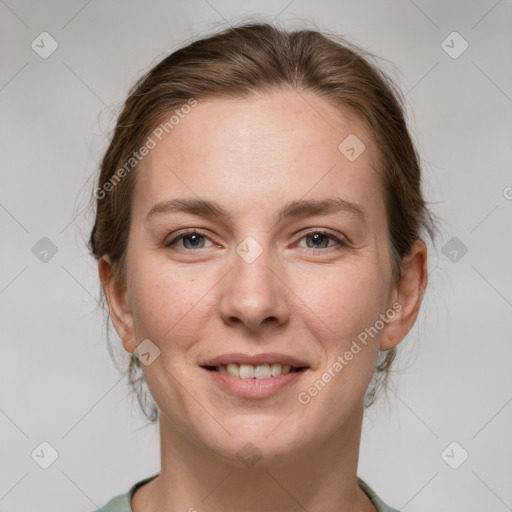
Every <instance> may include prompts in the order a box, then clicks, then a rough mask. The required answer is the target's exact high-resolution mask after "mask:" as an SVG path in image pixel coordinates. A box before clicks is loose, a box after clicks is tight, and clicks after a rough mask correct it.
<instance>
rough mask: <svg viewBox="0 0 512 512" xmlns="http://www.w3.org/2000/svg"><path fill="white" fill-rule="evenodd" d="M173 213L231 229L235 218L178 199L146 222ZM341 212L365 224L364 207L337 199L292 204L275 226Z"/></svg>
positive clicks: (210, 205) (215, 206)
mask: <svg viewBox="0 0 512 512" xmlns="http://www.w3.org/2000/svg"><path fill="white" fill-rule="evenodd" d="M172 212H184V213H188V214H191V215H198V216H202V217H208V218H214V219H218V220H221V221H223V222H225V223H226V224H229V225H232V222H233V216H232V215H231V214H230V213H229V212H228V211H227V210H225V208H224V207H223V206H221V205H220V204H219V203H216V202H215V201H208V200H204V199H198V198H179V199H171V200H168V201H162V202H160V203H157V204H156V205H155V206H153V208H151V210H150V211H149V213H148V214H147V216H146V219H149V218H150V217H152V216H154V215H157V214H162V213H172ZM340 212H344V213H348V214H350V215H354V216H355V217H357V218H359V219H360V220H362V221H365V220H366V215H365V212H364V210H363V209H362V208H361V206H359V205H357V204H355V203H351V202H350V201H347V200H345V199H342V198H341V197H336V198H326V199H310V200H303V199H301V200H298V201H291V202H290V203H288V204H287V205H285V206H284V207H282V208H281V209H280V210H279V212H278V214H277V221H276V222H282V221H283V220H288V219H298V218H304V217H310V216H314V215H332V214H335V213H340Z"/></svg>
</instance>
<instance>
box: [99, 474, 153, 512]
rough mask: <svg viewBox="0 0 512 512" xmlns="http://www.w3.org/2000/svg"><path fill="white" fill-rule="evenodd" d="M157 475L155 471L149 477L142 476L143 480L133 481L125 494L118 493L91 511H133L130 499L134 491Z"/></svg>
mask: <svg viewBox="0 0 512 512" xmlns="http://www.w3.org/2000/svg"><path fill="white" fill-rule="evenodd" d="M158 475H159V473H157V474H156V475H152V476H150V477H147V478H144V479H143V480H140V481H138V482H136V483H134V484H133V485H132V486H131V487H130V489H129V490H128V492H126V493H125V494H118V495H117V496H115V497H114V498H112V499H111V500H110V501H109V502H108V503H106V504H105V505H103V506H102V507H100V508H99V509H97V510H94V511H93V512H133V510H132V506H131V499H132V496H133V494H134V493H135V491H136V490H137V489H138V488H139V487H140V486H142V485H144V484H145V483H147V482H149V481H150V480H153V478H156V477H157V476H158Z"/></svg>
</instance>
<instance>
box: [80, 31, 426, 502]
mask: <svg viewBox="0 0 512 512" xmlns="http://www.w3.org/2000/svg"><path fill="white" fill-rule="evenodd" d="M420 175H421V173H420V167H419V162H418V157H417V153H416V151H415V148H414V146H413V143H412V141H411V138H410V135H409V133H408V130H407V127H406V123H405V121H404V114H403V103H402V100H401V97H400V93H399V92H398V90H396V89H395V88H394V86H393V84H392V82H391V80H390V79H389V78H388V77H386V75H384V74H383V73H382V72H381V71H380V70H379V69H378V68H377V67H375V66H373V65H371V64H370V63H369V60H368V59H366V58H364V57H363V55H362V52H361V51H360V50H358V49H357V47H355V46H353V45H350V44H349V43H347V42H342V41H341V40H340V41H339V42H338V41H336V40H335V38H327V37H326V36H324V35H322V34H320V33H318V32H315V31H308V30H303V31H297V32H287V31H284V30H279V29H277V28H275V27H273V26H270V25H267V24H247V25H243V26H239V27H235V28H233V29H229V30H226V31H224V32H222V33H219V34H216V35H214V36H211V37H208V38H204V39H202V40H198V41H196V42H193V43H192V44H190V45H188V46H187V47H185V48H182V49H180V50H178V51H176V52H174V53H173V54H171V55H169V56H168V57H167V58H165V59H164V60H163V61H162V62H160V63H159V64H158V65H156V66H155V67H154V68H153V69H152V70H151V71H150V72H149V73H147V74H146V76H144V77H143V78H142V79H141V80H140V81H139V82H138V83H137V84H136V86H135V87H134V88H133V89H132V91H131V92H130V95H129V97H128V99H127V101H126V104H125V106H124V110H123V111H122V113H121V114H120V116H119V119H118V121H117V126H116V128H115V131H114V134H113V137H112V140H111V142H110V146H109V148H108V150H107V152H106V154H105V156H104V158H103V161H102V164H101V172H100V176H99V178H98V182H97V187H96V189H95V192H94V196H95V198H96V219H95V224H94V227H93V230H92V233H91V237H90V249H91V252H92V254H93V255H94V257H95V258H96V259H97V260H98V270H99V276H100V279H101V283H102V288H103V291H104V294H105V297H106V299H107V301H108V306H109V310H110V315H111V319H112V322H113V325H114V327H115V329H116V331H117V333H118V334H119V336H120V338H121V340H122V343H123V346H124V348H125V350H126V351H128V352H129V353H131V354H132V355H131V361H130V382H131V384H132V386H134V388H135V389H138V390H140V387H139V388H136V386H137V382H139V383H140V379H139V381H137V379H136V378H135V375H136V373H137V371H142V372H143V378H144V381H145V382H146V384H147V386H148V388H149V390H150V393H151V395H152V397H153V398H154V401H155V402H156V404H157V406H158V411H157V417H158V420H159V426H160V436H161V471H160V473H158V474H156V475H152V476H150V477H148V478H146V479H144V480H142V481H140V482H137V483H136V484H135V485H133V486H132V487H131V488H130V490H129V491H128V492H127V493H126V494H124V495H120V496H117V497H116V498H114V499H112V500H111V501H110V502H109V503H108V504H107V505H105V506H104V507H103V508H102V510H103V511H113V510H116V511H121V510H122V511H133V512H154V511H157V510H159V511H162V510H169V511H171V510H172V511H178V510H188V511H194V510H198V511H220V510H222V511H226V510H229V511H230V510H233V511H241V510H243V511H244V512H252V511H254V512H257V511H258V512H259V511H270V510H272V511H292V510H307V511H313V510H322V511H323V512H329V511H332V512H334V511H336V512H339V511H351V512H355V511H365V512H370V511H373V512H375V511H376V510H377V511H380V512H382V511H393V510H394V509H392V508H390V507H389V506H387V505H386V504H385V503H384V502H383V501H382V500H381V499H379V497H378V496H377V495H376V494H375V492H374V491H373V490H372V489H371V487H370V486H369V485H368V484H367V483H366V482H364V481H363V480H361V479H360V478H358V477H357V463H358V454H359V444H360V436H361V425H362V419H363V411H364V408H365V407H367V406H369V405H371V403H372V402H373V400H374V398H375V392H376V390H377V389H378V388H379V387H380V386H381V385H382V383H383V382H384V380H385V378H386V376H387V373H388V370H389V367H390V364H391V362H392V361H393V358H394V355H395V350H396V346H397V345H398V344H399V343H400V341H401V340H402V339H403V338H404V337H405V335H406V334H407V332H408V331H409V330H410V329H411V327H412V325H413V324H414V322H415V320H416V317H417V314H418V310H419V308H420V304H421V300H422V296H423V293H424V290H425V288H426V285H427V249H426V246H425V243H424V241H423V240H422V233H424V232H425V233H428V234H430V235H431V234H432V233H433V231H434V229H435V226H434V224H433V222H432V218H431V215H430V213H429V211H428V209H427V207H426V204H425V202H424V200H423V197H422V194H421V179H420V178H421V176H420ZM141 363H142V364H141ZM139 398H140V395H139ZM152 419H156V418H152Z"/></svg>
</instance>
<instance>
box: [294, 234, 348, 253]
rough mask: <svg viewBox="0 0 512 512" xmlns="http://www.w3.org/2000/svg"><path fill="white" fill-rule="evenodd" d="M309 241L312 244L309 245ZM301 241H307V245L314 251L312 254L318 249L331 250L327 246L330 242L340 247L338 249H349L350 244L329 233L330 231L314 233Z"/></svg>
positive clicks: (305, 236)
mask: <svg viewBox="0 0 512 512" xmlns="http://www.w3.org/2000/svg"><path fill="white" fill-rule="evenodd" d="M308 239H309V240H311V244H308V243H307V240H308ZM301 240H306V245H307V247H308V248H309V249H310V250H312V252H315V251H317V250H318V249H328V248H330V247H328V246H327V245H328V244H329V242H330V241H334V242H335V244H334V245H335V246H338V247H337V248H341V247H348V243H347V242H346V240H344V239H343V237H338V236H336V235H334V234H332V233H329V232H328V231H323V230H317V231H312V232H310V233H308V234H306V235H304V236H303V237H302V238H301ZM326 244H327V245H326ZM331 247H332V246H331Z"/></svg>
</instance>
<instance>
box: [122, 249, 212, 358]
mask: <svg viewBox="0 0 512 512" xmlns="http://www.w3.org/2000/svg"><path fill="white" fill-rule="evenodd" d="M160 260H161V258H160ZM132 261H133V263H134V265H133V279H132V283H131V290H130V291H129V293H130V295H131V297H132V300H131V306H132V312H133V316H134V323H135V333H136V336H137V339H138V340H139V341H140V340H142V339H144V338H149V339H151V340H152V341H153V342H154V343H155V344H157V345H158V346H159V347H160V349H161V350H162V349H163V348H165V350H166V351H168V350H169V348H171V349H180V348H183V347H185V346H186V345H187V343H188V340H190V342H192V340H194V334H195V333H197V332H198V331H199V330H200V329H201V326H202V325H203V324H204V322H205V321H207V318H208V317H209V316H211V315H213V314H214V311H213V308H214V306H215V304H214V301H213V300H212V296H213V294H212V293H211V287H212V284H211V282H210V280H209V278H208V274H207V273H205V271H204V270H198V269H197V268H194V269H192V268H187V267H185V266H183V267H178V266H176V265H170V264H169V262H166V261H164V262H162V261H156V260H153V259H152V258H148V257H145V258H142V257H141V258H140V259H139V260H135V258H134V259H133V260H132ZM169 339H172V340H173V343H172V344H169V343H167V344H165V343H164V342H165V341H166V340H169Z"/></svg>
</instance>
